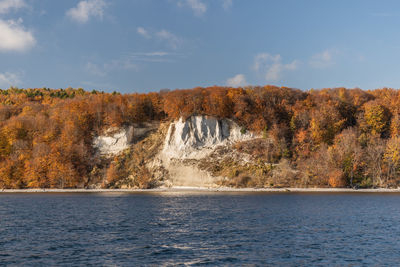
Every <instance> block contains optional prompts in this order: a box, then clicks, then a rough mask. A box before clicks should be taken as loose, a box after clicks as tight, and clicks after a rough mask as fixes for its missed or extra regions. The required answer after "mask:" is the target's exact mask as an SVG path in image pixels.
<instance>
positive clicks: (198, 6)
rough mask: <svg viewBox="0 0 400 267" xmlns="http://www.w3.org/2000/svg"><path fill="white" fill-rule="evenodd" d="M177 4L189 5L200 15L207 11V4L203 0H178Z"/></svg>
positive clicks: (181, 5)
mask: <svg viewBox="0 0 400 267" xmlns="http://www.w3.org/2000/svg"><path fill="white" fill-rule="evenodd" d="M176 4H177V5H178V6H179V7H189V8H190V9H192V11H193V13H194V14H195V15H196V16H198V17H200V16H202V15H203V14H204V13H206V11H207V5H206V4H205V3H204V2H202V1H201V0H178V1H176Z"/></svg>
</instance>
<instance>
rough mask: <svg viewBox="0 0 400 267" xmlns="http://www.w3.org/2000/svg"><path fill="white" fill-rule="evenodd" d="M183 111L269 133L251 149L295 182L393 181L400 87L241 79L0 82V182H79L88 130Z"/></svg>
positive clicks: (86, 175)
mask: <svg viewBox="0 0 400 267" xmlns="http://www.w3.org/2000/svg"><path fill="white" fill-rule="evenodd" d="M191 115H210V116H215V117H218V118H230V119H232V120H234V121H235V122H236V123H238V124H239V125H240V127H241V128H242V130H243V131H253V132H256V133H258V134H259V135H260V136H263V138H269V139H271V140H273V147H271V148H269V149H268V150H262V149H261V150H260V149H259V148H258V149H254V150H255V151H249V153H258V154H261V155H262V158H264V159H268V161H269V162H271V163H279V162H282V161H283V160H285V162H287V164H289V165H290V167H291V168H292V169H294V170H296V175H294V176H295V177H294V176H293V177H287V178H286V179H296V180H297V181H300V182H297V183H298V185H300V186H303V187H309V186H316V187H363V188H374V187H391V188H393V187H397V186H398V185H399V184H400V91H398V90H394V89H387V88H384V89H376V90H369V91H364V90H361V89H345V88H334V89H322V90H309V91H302V90H298V89H291V88H285V87H275V86H264V87H258V86H256V87H250V86H249V87H245V88H229V87H209V88H194V89H188V90H174V91H170V90H161V91H160V92H157V93H147V94H137V93H135V94H120V93H117V92H114V93H105V92H99V91H95V90H93V91H91V92H89V91H84V90H83V89H72V88H68V89H48V88H38V89H18V88H10V89H7V90H0V188H38V187H40V188H84V187H87V186H88V185H90V183H91V181H93V179H95V178H94V176H95V175H96V173H95V169H96V168H97V166H98V164H99V163H98V162H97V161H96V160H95V159H94V157H95V154H96V151H95V150H94V148H93V146H92V143H93V138H94V137H95V136H96V135H99V134H101V133H102V132H103V131H104V130H105V129H108V128H110V127H121V126H124V125H129V124H132V123H141V122H149V121H163V122H168V121H171V120H175V119H178V118H180V117H183V118H188V117H189V116H191ZM256 150H257V151H256ZM265 175H268V174H265ZM299 183H300V184H299ZM289 184H290V181H289ZM105 187H107V185H105Z"/></svg>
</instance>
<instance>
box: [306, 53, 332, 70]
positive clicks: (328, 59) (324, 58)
mask: <svg viewBox="0 0 400 267" xmlns="http://www.w3.org/2000/svg"><path fill="white" fill-rule="evenodd" d="M336 54H337V51H336V50H332V49H327V50H325V51H322V52H321V53H317V54H315V55H313V56H312V57H311V59H310V62H309V63H310V65H311V66H312V67H313V68H316V69H323V68H327V67H329V66H331V65H333V64H334V56H335V55H336Z"/></svg>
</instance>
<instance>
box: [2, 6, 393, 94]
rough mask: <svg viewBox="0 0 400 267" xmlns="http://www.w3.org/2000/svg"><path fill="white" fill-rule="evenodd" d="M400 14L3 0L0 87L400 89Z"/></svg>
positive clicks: (375, 9)
mask: <svg viewBox="0 0 400 267" xmlns="http://www.w3.org/2000/svg"><path fill="white" fill-rule="evenodd" d="M399 18H400V1H384V0H383V1H368V0H360V1H355V0H347V1H322V0H304V1H299V0H292V1H289V0H279V1H267V0H251V1H250V0H57V1H55V0H0V88H8V87H9V86H10V85H14V86H18V87H20V88H34V87H50V88H66V87H69V86H71V87H74V88H78V87H82V88H85V89H87V90H92V89H98V90H105V91H114V90H117V91H121V92H124V93H130V92H148V91H158V90H160V89H164V88H169V89H176V88H193V87H197V86H212V85H229V86H244V85H265V84H274V85H278V86H288V87H294V88H300V89H310V88H325V87H340V86H344V87H348V88H353V87H360V88H363V89H373V88H381V87H393V88H399V87H400V65H399V63H400V20H399Z"/></svg>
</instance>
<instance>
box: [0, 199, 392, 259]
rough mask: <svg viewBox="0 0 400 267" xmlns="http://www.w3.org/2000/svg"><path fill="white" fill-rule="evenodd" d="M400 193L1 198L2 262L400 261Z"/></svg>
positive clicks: (0, 233)
mask: <svg viewBox="0 0 400 267" xmlns="http://www.w3.org/2000/svg"><path fill="white" fill-rule="evenodd" d="M399 262H400V195H397V194H382V195H381V194H283V193H277V194H240V193H237V194H236V193H235V194H229V193H221V194H219V193H210V194H184V193H158V194H113V193H107V194H83V193H74V194H52V193H49V194H0V265H29V266H43V265H45V266H49V265H52V266H54V265H65V266H71V265H74V266H76V265H101V266H103V265H107V266H110V265H111V266H137V265H150V266H153V265H156V266H158V265H179V264H182V265H227V266H231V265H250V266H251V265H284V266H295V265H296V266H299V265H334V266H339V265H340V266H342V265H346V266H359V265H389V266H394V265H398V264H399Z"/></svg>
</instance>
